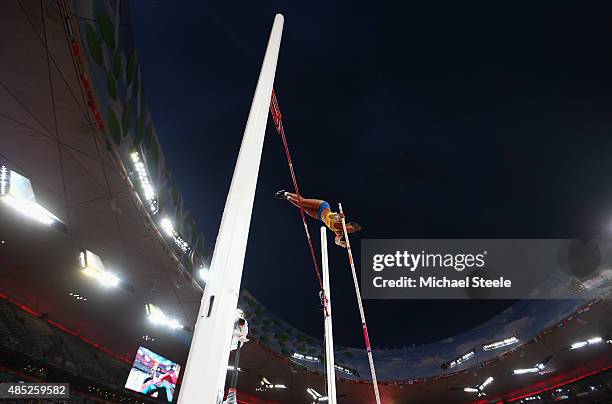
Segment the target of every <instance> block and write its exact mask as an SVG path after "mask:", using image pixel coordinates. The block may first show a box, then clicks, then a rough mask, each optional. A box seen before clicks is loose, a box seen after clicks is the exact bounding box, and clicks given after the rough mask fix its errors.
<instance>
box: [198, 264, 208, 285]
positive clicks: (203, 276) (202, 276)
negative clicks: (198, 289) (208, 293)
mask: <svg viewBox="0 0 612 404" xmlns="http://www.w3.org/2000/svg"><path fill="white" fill-rule="evenodd" d="M208 274H209V272H208V268H207V267H206V265H204V264H202V265H201V266H200V269H199V270H198V275H199V276H200V279H202V280H203V281H204V282H208Z"/></svg>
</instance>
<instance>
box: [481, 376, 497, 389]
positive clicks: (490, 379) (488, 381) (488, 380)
mask: <svg viewBox="0 0 612 404" xmlns="http://www.w3.org/2000/svg"><path fill="white" fill-rule="evenodd" d="M491 383H493V378H492V377H491V376H489V377H488V378H487V380H485V381H484V382H482V384H481V385H480V386H478V390H480V391H482V390H484V388H485V387H487V386H488V385H489V384H491Z"/></svg>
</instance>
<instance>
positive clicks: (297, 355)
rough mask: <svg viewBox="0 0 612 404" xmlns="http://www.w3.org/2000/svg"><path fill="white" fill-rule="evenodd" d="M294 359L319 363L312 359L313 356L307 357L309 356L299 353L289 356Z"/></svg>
mask: <svg viewBox="0 0 612 404" xmlns="http://www.w3.org/2000/svg"><path fill="white" fill-rule="evenodd" d="M291 356H292V357H293V358H294V359H299V360H302V361H308V362H319V358H317V357H314V356H309V355H302V354H300V353H297V352H294V353H293V355H291Z"/></svg>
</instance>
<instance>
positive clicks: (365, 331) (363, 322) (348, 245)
mask: <svg viewBox="0 0 612 404" xmlns="http://www.w3.org/2000/svg"><path fill="white" fill-rule="evenodd" d="M338 210H339V211H340V214H341V215H342V230H343V231H344V240H345V241H346V250H347V251H348V257H349V263H350V264H351V272H352V273H353V283H354V284H355V294H356V295H357V305H358V306H359V315H360V316H361V326H362V327H363V337H364V339H365V344H366V350H367V352H368V361H369V362H370V372H371V373H372V384H373V385H374V396H375V397H376V404H380V393H379V392H378V381H377V380H376V369H374V358H373V357H372V347H371V346H370V337H369V336H368V325H367V324H366V319H365V313H364V312H363V303H362V302H361V292H360V291H359V282H357V272H356V271H355V262H354V261H353V252H352V251H351V242H350V240H349V237H348V232H347V231H346V221H345V220H344V212H342V204H341V203H339V204H338Z"/></svg>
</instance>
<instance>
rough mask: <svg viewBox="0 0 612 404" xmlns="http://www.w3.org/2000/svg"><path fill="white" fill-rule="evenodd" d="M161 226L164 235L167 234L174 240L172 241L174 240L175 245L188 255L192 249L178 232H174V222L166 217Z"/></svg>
mask: <svg viewBox="0 0 612 404" xmlns="http://www.w3.org/2000/svg"><path fill="white" fill-rule="evenodd" d="M159 224H160V226H161V228H162V230H163V231H164V233H166V235H167V236H168V237H170V238H172V240H174V243H175V244H176V245H177V246H178V248H180V249H181V250H182V251H183V252H185V253H186V252H188V251H189V250H190V249H191V247H189V244H187V242H186V241H185V240H183V238H182V237H181V235H180V234H179V233H178V232H177V231H176V230H174V225H173V224H172V221H171V220H170V219H168V218H167V217H164V218H163V219H162V220H161V222H160V223H159Z"/></svg>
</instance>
